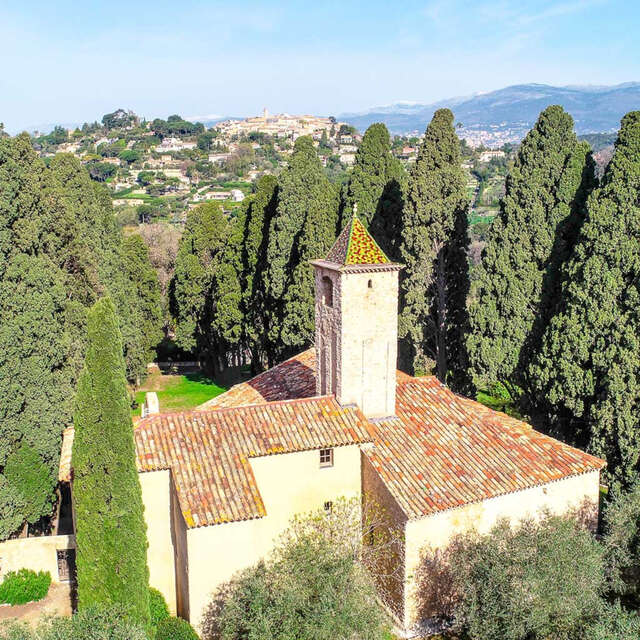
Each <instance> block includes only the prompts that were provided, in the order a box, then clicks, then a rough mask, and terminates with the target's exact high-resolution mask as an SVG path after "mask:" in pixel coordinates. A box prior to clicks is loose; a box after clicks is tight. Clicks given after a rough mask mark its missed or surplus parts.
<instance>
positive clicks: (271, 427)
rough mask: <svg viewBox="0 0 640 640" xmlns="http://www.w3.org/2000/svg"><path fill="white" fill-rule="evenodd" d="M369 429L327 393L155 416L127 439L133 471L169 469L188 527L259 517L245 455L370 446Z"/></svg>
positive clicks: (262, 510)
mask: <svg viewBox="0 0 640 640" xmlns="http://www.w3.org/2000/svg"><path fill="white" fill-rule="evenodd" d="M370 428H371V426H370V425H369V423H368V422H367V421H366V420H365V419H364V417H363V416H362V414H361V413H360V412H359V411H358V410H357V409H355V408H352V407H341V406H340V405H339V404H338V403H337V401H336V400H335V398H333V396H329V397H317V398H310V399H302V400H289V401H281V402H271V403H268V404H262V405H253V406H250V407H236V408H232V409H219V410H217V411H192V412H186V413H174V414H157V415H154V416H149V417H148V418H144V419H143V420H141V421H140V422H139V423H138V426H137V427H136V429H135V431H134V434H135V442H136V451H137V456H138V470H139V471H140V472H145V471H158V470H161V469H171V471H172V474H173V480H174V483H175V486H176V491H177V494H178V500H179V502H180V507H181V509H182V512H183V514H184V517H185V522H186V523H187V526H188V527H190V528H191V527H201V526H207V525H213V524H219V523H222V522H230V521H236V520H249V519H251V518H260V517H262V516H264V515H265V507H264V504H263V502H262V498H261V496H260V491H259V488H258V486H257V484H256V480H255V478H254V476H253V472H252V470H251V465H250V463H249V458H252V457H255V456H265V455H271V454H277V453H291V452H294V451H305V450H310V449H321V448H325V447H338V446H342V445H350V444H358V443H363V442H370V441H371V435H370V433H369V431H370Z"/></svg>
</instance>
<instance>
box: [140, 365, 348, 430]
mask: <svg viewBox="0 0 640 640" xmlns="http://www.w3.org/2000/svg"><path fill="white" fill-rule="evenodd" d="M274 368H275V367H274ZM240 384H242V383H240ZM232 388H233V387H232ZM212 399H213V398H212ZM319 400H334V401H335V402H336V404H338V406H340V408H341V409H350V410H352V411H353V410H356V409H357V408H358V407H350V406H344V407H343V406H342V405H340V404H339V403H338V401H337V400H336V397H335V395H333V394H331V395H323V396H308V397H306V398H284V399H282V400H269V401H265V402H259V403H255V404H242V405H238V406H235V407H224V406H223V407H218V408H215V407H214V408H211V409H198V408H193V409H187V410H185V411H165V412H164V413H154V414H152V415H149V416H146V417H145V418H142V419H140V420H139V421H138V423H137V425H136V427H135V428H137V427H139V426H140V425H141V423H143V422H144V423H145V424H146V423H148V422H151V421H153V420H155V419H158V418H162V417H167V416H190V415H196V416H202V415H207V414H209V413H214V414H215V413H227V412H229V411H238V410H244V409H260V408H264V407H274V406H280V405H289V404H302V403H308V402H318V401H319Z"/></svg>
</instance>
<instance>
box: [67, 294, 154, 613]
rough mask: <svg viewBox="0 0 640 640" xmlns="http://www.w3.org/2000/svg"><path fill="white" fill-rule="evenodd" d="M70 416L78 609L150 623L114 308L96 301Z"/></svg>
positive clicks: (130, 431)
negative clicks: (113, 611) (105, 610)
mask: <svg viewBox="0 0 640 640" xmlns="http://www.w3.org/2000/svg"><path fill="white" fill-rule="evenodd" d="M87 333H88V339H89V346H88V349H87V356H86V359H85V366H84V369H83V371H82V374H81V375H80V380H79V382H78V392H77V395H76V401H75V404H76V408H75V415H74V424H75V439H74V443H73V454H72V461H73V470H74V485H73V502H74V508H75V513H76V523H77V530H76V544H77V571H78V605H79V607H80V608H87V607H89V606H92V605H96V606H111V605H117V606H118V607H119V608H121V610H123V611H124V612H126V613H128V614H129V615H131V616H132V617H134V618H135V619H137V620H139V621H141V622H143V623H148V621H149V596H148V581H149V571H148V568H147V538H146V525H145V522H144V517H143V505H142V491H141V489H140V480H139V478H138V473H137V471H136V462H135V445H134V440H133V424H132V422H131V411H130V408H129V396H128V393H127V385H126V377H125V363H124V358H123V355H122V338H121V336H120V329H119V328H118V321H117V318H116V313H115V307H114V306H113V303H112V302H111V301H110V300H109V299H108V298H103V299H101V300H99V301H98V302H96V304H95V305H94V306H93V307H92V308H91V310H90V311H89V314H88V318H87Z"/></svg>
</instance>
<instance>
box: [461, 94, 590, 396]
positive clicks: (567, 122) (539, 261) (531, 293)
mask: <svg viewBox="0 0 640 640" xmlns="http://www.w3.org/2000/svg"><path fill="white" fill-rule="evenodd" d="M592 181H593V172H592V166H591V163H590V156H589V146H588V145H587V143H586V142H579V141H578V139H577V138H576V135H575V133H574V131H573V120H572V118H571V116H570V115H569V114H568V113H566V112H565V111H564V110H563V109H562V107H559V106H551V107H548V108H547V109H545V110H544V111H543V112H542V113H541V114H540V117H539V118H538V121H537V122H536V124H535V126H534V127H533V129H532V130H531V131H530V132H529V133H528V134H527V136H526V137H525V139H524V140H523V142H522V145H521V146H520V149H519V150H518V155H517V158H516V161H515V163H514V166H513V168H512V169H511V171H510V173H509V176H508V177H507V182H506V192H505V196H504V198H503V199H502V201H501V203H500V212H499V213H498V215H497V217H496V219H495V220H494V221H493V223H492V225H491V229H490V233H489V238H488V243H487V246H486V248H485V250H484V253H483V257H482V264H481V266H480V267H479V269H478V275H477V279H476V281H475V283H474V292H473V303H472V306H471V312H470V320H471V322H470V324H471V331H470V336H469V339H468V349H469V359H470V363H471V368H472V370H473V373H474V374H475V375H476V377H478V378H479V379H483V380H484V381H485V382H486V381H488V382H489V383H493V382H501V383H503V384H504V385H505V386H506V387H507V389H508V390H509V391H510V392H511V393H512V395H516V394H517V390H518V389H520V388H523V387H524V390H525V392H526V391H527V389H528V387H529V384H528V382H527V378H526V369H527V363H528V361H529V360H530V358H531V354H532V353H533V352H534V351H535V350H536V348H537V345H538V344H539V341H540V337H541V334H542V332H543V331H544V327H545V326H546V324H547V323H548V320H549V317H550V313H551V309H552V308H553V305H554V304H555V301H556V298H557V294H558V279H559V269H560V268H561V265H562V264H563V262H564V261H565V260H566V259H567V257H568V256H569V255H570V252H571V250H572V248H573V244H574V243H575V236H576V232H577V230H578V229H579V226H580V224H581V221H582V219H583V216H584V202H585V198H586V195H587V194H588V191H589V189H590V188H591V186H592Z"/></svg>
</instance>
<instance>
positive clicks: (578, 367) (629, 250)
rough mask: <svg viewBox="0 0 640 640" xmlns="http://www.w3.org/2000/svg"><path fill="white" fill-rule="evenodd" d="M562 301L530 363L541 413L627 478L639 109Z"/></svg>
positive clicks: (635, 417) (579, 245)
mask: <svg viewBox="0 0 640 640" xmlns="http://www.w3.org/2000/svg"><path fill="white" fill-rule="evenodd" d="M559 301H560V302H559V308H558V312H557V314H556V315H555V316H554V317H553V318H552V320H551V321H550V323H549V325H548V327H547V329H546V332H545V334H544V338H543V343H542V348H541V350H540V351H539V353H538V354H537V357H536V358H535V360H534V362H533V363H532V364H531V366H530V372H529V378H530V380H531V381H532V387H533V390H534V392H535V394H536V397H537V398H538V402H537V406H536V408H537V411H538V413H537V417H538V419H539V420H540V423H541V425H542V426H545V427H546V428H548V429H551V430H552V431H553V432H555V433H558V434H560V435H561V436H563V437H565V438H567V439H569V440H571V441H573V442H576V443H578V444H586V445H588V447H589V449H590V450H591V451H593V452H594V453H596V454H598V455H601V456H604V457H606V459H607V461H608V467H607V473H608V474H609V476H610V478H612V479H613V480H615V481H616V482H619V483H621V484H622V485H624V486H628V485H629V484H630V483H631V482H632V481H633V479H634V478H635V477H636V476H637V475H638V464H639V459H640V430H639V429H638V424H639V422H640V111H632V112H631V113H628V114H627V115H626V116H625V117H624V118H623V120H622V126H621V128H620V132H619V135H618V139H617V142H616V145H615V151H614V154H613V158H612V160H611V162H610V163H609V166H608V167H607V170H606V172H605V175H604V177H603V180H602V183H601V185H600V187H599V188H598V189H596V190H595V191H594V192H593V193H592V194H591V196H590V197H589V199H588V201H587V213H586V220H585V222H584V225H583V227H582V229H581V232H580V234H579V237H578V240H577V242H576V246H575V250H574V252H573V255H572V257H571V259H570V260H569V261H568V262H567V264H566V267H565V269H564V278H563V284H562V290H561V294H560V295H559Z"/></svg>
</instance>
